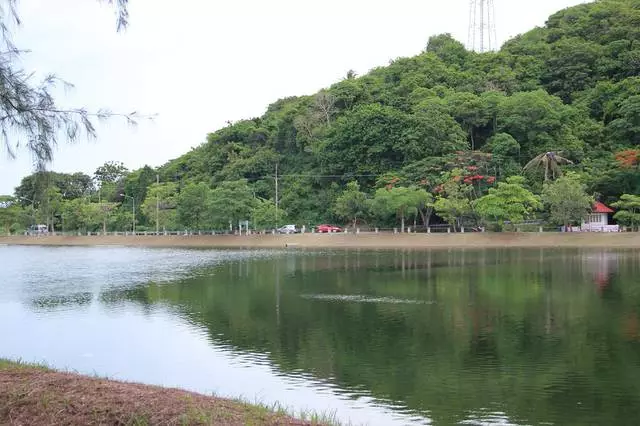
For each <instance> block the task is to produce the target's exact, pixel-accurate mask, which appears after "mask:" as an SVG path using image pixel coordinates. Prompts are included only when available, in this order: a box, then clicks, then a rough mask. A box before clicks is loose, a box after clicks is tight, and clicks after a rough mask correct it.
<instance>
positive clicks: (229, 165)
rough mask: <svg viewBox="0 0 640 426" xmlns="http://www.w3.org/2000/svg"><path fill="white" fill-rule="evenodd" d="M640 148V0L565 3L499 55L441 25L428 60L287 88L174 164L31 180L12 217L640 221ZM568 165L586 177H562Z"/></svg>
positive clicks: (204, 222) (54, 224) (65, 220)
mask: <svg viewBox="0 0 640 426" xmlns="http://www.w3.org/2000/svg"><path fill="white" fill-rule="evenodd" d="M639 144H640V0H601V1H598V2H595V3H590V4H585V5H580V6H576V7H572V8H569V9H566V10H563V11H560V12H558V13H556V14H554V15H553V16H551V17H550V18H549V19H548V22H547V24H546V26H545V27H544V28H536V29H533V30H531V31H529V32H528V33H525V34H523V35H521V36H518V37H516V38H514V39H512V40H510V41H508V42H507V43H505V45H504V46H503V47H502V49H501V50H500V51H499V52H492V53H483V54H478V53H474V52H469V51H467V50H466V49H465V48H464V46H463V45H462V44H461V43H460V42H458V41H456V40H454V39H453V38H451V37H450V36H449V35H446V34H444V35H438V36H434V37H432V38H430V39H429V40H428V43H427V44H426V46H425V49H424V51H423V52H422V53H420V54H419V55H417V56H414V57H411V58H399V59H396V60H394V61H391V63H390V64H389V65H387V66H385V67H379V68H376V69H373V70H372V71H370V72H369V73H368V74H366V75H363V76H356V75H355V74H354V73H353V72H349V73H347V75H346V76H345V78H344V79H343V80H342V81H339V82H337V83H335V84H334V85H332V86H331V87H328V88H326V89H325V90H322V91H320V92H319V93H316V94H314V95H309V96H300V97H292V98H286V99H281V100H278V101H277V102H275V103H273V104H272V105H269V106H268V108H267V111H266V112H265V114H264V115H263V116H262V117H259V118H254V119H250V120H242V121H238V122H236V123H233V124H231V125H229V126H227V127H225V128H223V129H220V130H218V131H216V132H214V133H211V134H209V135H208V136H207V140H206V142H205V143H204V144H203V145H201V146H199V147H198V148H195V149H193V150H192V151H190V152H188V153H186V154H185V155H183V156H181V157H180V158H177V159H175V160H172V161H169V162H168V163H167V164H165V165H163V166H161V167H159V168H158V169H154V168H151V167H149V166H145V167H143V168H141V169H139V170H136V171H133V172H129V171H128V170H126V169H125V168H124V167H123V166H122V165H121V164H120V165H118V164H116V163H111V164H109V163H108V164H105V165H104V166H103V167H101V168H99V169H98V170H96V173H95V176H94V177H93V180H92V179H91V177H89V176H86V175H82V174H80V175H79V176H76V175H61V174H50V175H47V176H45V177H47V179H40V178H39V176H37V175H33V176H29V177H27V178H25V179H23V182H22V183H21V185H20V186H19V187H18V188H16V193H15V195H16V199H17V200H18V201H19V203H20V204H21V206H16V205H12V206H13V207H12V208H13V210H15V211H13V210H11V209H4V210H2V209H0V216H3V215H4V216H6V218H5V219H2V217H0V225H2V224H3V223H4V225H2V226H3V227H4V228H7V229H9V228H10V229H12V230H19V229H22V228H23V227H24V226H26V225H28V224H30V223H33V220H36V219H37V220H41V221H45V220H46V222H44V223H48V224H49V225H50V229H60V228H62V229H83V230H89V231H91V230H94V231H95V230H98V229H101V230H123V229H127V227H128V226H129V227H130V228H133V223H135V222H137V224H138V229H153V228H155V226H159V227H160V228H166V229H181V230H184V229H229V224H231V225H233V224H237V223H238V221H240V220H246V219H250V221H251V224H252V227H254V228H256V229H270V228H272V227H274V226H277V225H278V224H280V225H282V224H283V222H284V223H296V224H298V225H302V224H305V225H307V226H312V225H316V224H318V223H322V222H337V223H339V224H346V223H354V222H358V221H360V222H362V221H365V222H367V224H369V225H374V226H380V227H387V228H389V227H395V226H397V225H398V224H399V222H400V224H402V223H403V222H404V220H405V219H407V220H410V221H411V220H413V219H416V221H417V222H418V223H422V224H425V225H426V224H428V223H429V218H430V217H431V215H432V213H435V214H436V216H437V217H436V220H438V221H446V222H449V223H450V224H452V225H454V230H455V225H457V226H458V227H459V226H462V225H467V226H477V225H480V224H486V225H490V224H497V227H496V228H497V229H500V228H501V227H502V225H503V224H504V222H505V221H507V222H510V223H518V221H522V220H524V219H533V218H537V219H542V220H544V221H546V222H547V223H549V224H550V225H551V224H565V225H566V224H568V223H579V222H580V220H581V219H582V218H584V217H585V215H586V214H587V213H588V212H589V211H590V208H591V202H592V201H593V198H594V197H595V198H596V199H600V200H601V201H603V202H605V203H612V202H615V201H618V200H619V199H621V200H622V204H619V203H617V204H616V203H614V204H613V205H612V207H615V208H617V209H620V211H618V212H617V214H616V216H614V219H615V220H618V221H619V222H620V223H623V224H625V225H628V226H635V227H636V228H637V226H638V224H639V223H640V197H638V196H637V195H640V147H639V146H638V145H639ZM541 155H542V156H541ZM532 159H536V160H535V161H533V163H531V160H532ZM531 164H533V166H532V167H523V166H525V165H527V166H528V165H531ZM276 167H277V170H278V177H279V178H278V180H277V181H278V196H277V205H278V208H276V202H275V201H276V193H275V192H276V179H275V174H276ZM563 170H564V172H569V171H571V172H573V173H572V174H571V175H570V176H569V175H567V176H566V179H564V180H562V181H561V179H557V180H556V178H558V177H559V176H560V174H561V172H562V171H563ZM156 174H158V175H159V179H160V183H159V184H156V183H155V182H156V178H157V177H156ZM508 178H509V179H508ZM554 180H555V182H554V184H553V185H551V182H552V181H554ZM545 181H546V182H547V185H543V182H545ZM94 183H95V185H94ZM78 194H81V195H82V197H80V195H78ZM88 195H90V197H89V198H87V197H88ZM539 195H541V196H539ZM623 195H624V196H623ZM634 195H635V196H634ZM5 198H6V197H5ZM7 199H9V198H7ZM569 199H571V200H572V201H571V202H568V200H569ZM29 200H34V201H33V202H31V204H29V203H30V202H29ZM105 201H106V202H107V204H105ZM1 202H2V200H0V204H1ZM541 202H542V203H541ZM542 204H544V206H543V205H542ZM5 205H11V204H10V202H7V203H5ZM134 206H139V207H140V208H139V209H138V210H135V209H134V208H133V207H134ZM514 206H518V207H517V208H515V207H514ZM10 210H11V211H10ZM134 210H135V212H136V213H135V215H136V220H135V221H132V220H131V217H130V215H133V213H132V212H133V211H134ZM36 212H37V215H36ZM9 213H11V214H9ZM285 221H286V222H285ZM156 222H157V224H156ZM40 223H43V222H40Z"/></svg>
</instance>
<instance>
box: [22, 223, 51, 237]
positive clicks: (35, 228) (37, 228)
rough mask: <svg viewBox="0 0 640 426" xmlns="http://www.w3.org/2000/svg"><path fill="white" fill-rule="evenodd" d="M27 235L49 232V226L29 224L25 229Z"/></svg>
mask: <svg viewBox="0 0 640 426" xmlns="http://www.w3.org/2000/svg"><path fill="white" fill-rule="evenodd" d="M27 233H28V234H29V235H44V234H48V233H49V227H48V226H47V225H42V224H40V225H31V226H30V227H29V229H28V230H27Z"/></svg>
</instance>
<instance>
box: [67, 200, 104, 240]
mask: <svg viewBox="0 0 640 426" xmlns="http://www.w3.org/2000/svg"><path fill="white" fill-rule="evenodd" d="M99 208H100V207H99V205H97V204H95V203H89V202H87V201H86V199H84V198H76V199H73V200H71V201H67V202H66V203H64V206H63V208H62V223H63V224H62V227H63V230H77V231H81V232H87V231H91V230H92V228H94V227H97V226H98V224H99V223H100V222H99V218H100V211H99Z"/></svg>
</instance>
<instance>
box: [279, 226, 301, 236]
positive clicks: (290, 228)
mask: <svg viewBox="0 0 640 426" xmlns="http://www.w3.org/2000/svg"><path fill="white" fill-rule="evenodd" d="M276 232H277V233H278V234H297V233H298V232H300V231H299V230H298V228H296V226H295V225H285V226H283V227H282V228H278V229H276Z"/></svg>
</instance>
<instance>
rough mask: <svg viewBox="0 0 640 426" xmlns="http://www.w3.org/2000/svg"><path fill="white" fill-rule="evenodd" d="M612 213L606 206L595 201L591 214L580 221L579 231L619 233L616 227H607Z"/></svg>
mask: <svg viewBox="0 0 640 426" xmlns="http://www.w3.org/2000/svg"><path fill="white" fill-rule="evenodd" d="M611 213H613V210H611V209H610V208H609V207H608V206H606V205H605V204H603V203H601V202H600V201H596V202H595V203H594V204H593V207H592V209H591V213H589V214H588V215H587V217H586V218H584V219H583V220H582V226H580V231H582V232H620V227H619V226H618V225H609V215H610V214H611Z"/></svg>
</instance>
